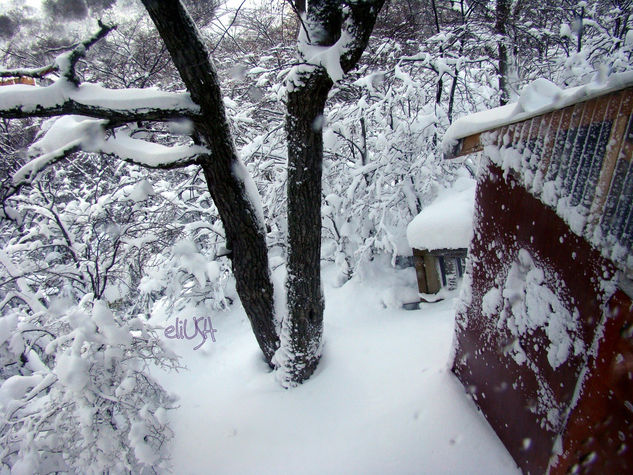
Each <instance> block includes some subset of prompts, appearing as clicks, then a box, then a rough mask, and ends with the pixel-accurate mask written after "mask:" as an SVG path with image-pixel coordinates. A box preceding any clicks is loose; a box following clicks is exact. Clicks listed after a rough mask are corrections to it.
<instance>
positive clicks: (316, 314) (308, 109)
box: [280, 70, 332, 385]
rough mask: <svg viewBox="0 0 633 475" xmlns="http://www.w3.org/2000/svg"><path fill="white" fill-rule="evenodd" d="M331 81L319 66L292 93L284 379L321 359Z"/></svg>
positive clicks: (304, 374) (307, 371) (293, 378)
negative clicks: (323, 209) (323, 215)
mask: <svg viewBox="0 0 633 475" xmlns="http://www.w3.org/2000/svg"><path fill="white" fill-rule="evenodd" d="M331 87H332V81H331V80H330V78H329V77H328V76H327V74H325V73H324V71H323V70H318V71H316V72H314V73H312V74H309V75H306V78H305V79H304V82H303V84H302V85H301V86H300V87H296V88H295V89H294V90H293V91H291V92H289V93H288V116H287V118H286V132H287V136H288V249H289V250H288V280H287V282H286V288H287V290H288V315H287V317H286V318H285V319H284V322H283V326H282V335H281V345H282V348H283V351H284V354H283V355H282V358H281V361H280V364H281V365H282V366H283V368H282V371H281V373H282V374H281V377H282V383H283V384H285V385H288V384H290V383H300V382H302V381H304V380H305V379H307V378H309V377H310V375H311V374H312V373H313V372H314V369H315V368H316V366H317V364H318V362H319V359H320V357H321V345H322V334H323V308H324V303H323V293H322V289H321V266H320V262H321V175H322V163H323V132H322V126H323V112H324V108H325V101H326V99H327V95H328V92H329V90H330V88H331Z"/></svg>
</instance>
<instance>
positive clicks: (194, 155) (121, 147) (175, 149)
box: [97, 131, 209, 169]
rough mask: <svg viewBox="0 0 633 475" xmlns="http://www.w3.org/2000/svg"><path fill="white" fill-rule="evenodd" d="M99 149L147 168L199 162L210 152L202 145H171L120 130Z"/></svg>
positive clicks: (173, 166)
mask: <svg viewBox="0 0 633 475" xmlns="http://www.w3.org/2000/svg"><path fill="white" fill-rule="evenodd" d="M97 148H98V151H100V152H102V153H105V154H107V155H111V156H114V157H116V158H119V159H120V160H123V161H126V162H130V163H134V164H136V165H140V166H142V167H146V168H160V169H171V168H182V167H187V166H189V165H194V164H197V163H198V157H199V156H200V155H203V154H209V150H208V149H207V148H205V147H202V146H200V145H174V146H171V147H168V146H165V145H161V144H157V143H152V142H147V141H145V140H140V139H133V138H132V137H130V136H129V134H127V133H121V131H119V133H118V135H117V136H114V135H113V136H111V137H109V138H107V139H106V140H105V141H103V143H102V144H99V145H98V147H97Z"/></svg>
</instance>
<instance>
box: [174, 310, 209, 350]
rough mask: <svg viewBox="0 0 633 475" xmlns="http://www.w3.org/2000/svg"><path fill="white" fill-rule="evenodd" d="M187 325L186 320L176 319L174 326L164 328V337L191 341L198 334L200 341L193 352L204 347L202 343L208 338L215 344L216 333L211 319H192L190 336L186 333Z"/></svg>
mask: <svg viewBox="0 0 633 475" xmlns="http://www.w3.org/2000/svg"><path fill="white" fill-rule="evenodd" d="M187 323H188V322H187V319H186V318H185V319H184V320H179V319H178V318H176V324H175V325H169V326H168V327H167V328H165V337H167V338H169V339H170V340H174V339H175V340H193V339H194V338H195V337H196V335H198V334H199V335H200V336H201V337H202V341H201V342H200V344H199V345H198V346H195V347H194V350H197V349H198V348H200V347H201V346H202V345H204V342H205V341H207V338H208V337H211V341H212V342H214V343H215V332H217V330H216V329H215V328H213V324H212V323H211V317H198V318H195V317H194V318H193V330H192V332H193V334H192V335H189V334H188V333H187Z"/></svg>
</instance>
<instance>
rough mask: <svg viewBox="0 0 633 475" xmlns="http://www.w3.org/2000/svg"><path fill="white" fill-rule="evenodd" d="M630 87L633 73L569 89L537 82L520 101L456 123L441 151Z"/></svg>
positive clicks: (545, 80)
mask: <svg viewBox="0 0 633 475" xmlns="http://www.w3.org/2000/svg"><path fill="white" fill-rule="evenodd" d="M630 86H633V71H627V72H625V73H618V74H613V75H611V76H609V77H608V78H607V79H606V80H603V81H594V82H591V83H589V84H585V85H584V86H578V87H572V88H568V89H561V88H560V87H558V86H557V85H556V84H554V83H552V82H550V81H548V80H547V79H542V78H541V79H537V80H535V81H533V82H531V83H530V84H528V85H527V86H525V87H524V88H523V90H522V91H521V95H520V96H519V100H518V101H517V102H515V103H512V104H507V105H505V106H501V107H497V108H495V109H490V110H485V111H481V112H476V113H474V114H470V115H467V116H465V117H462V118H460V119H458V120H456V121H455V122H453V123H452V124H451V126H450V127H449V128H448V130H447V131H446V133H445V134H444V138H443V140H442V150H443V151H444V153H445V154H449V155H450V154H451V152H452V151H453V150H454V149H455V147H456V145H457V142H458V141H459V140H460V139H463V138H465V137H468V136H470V135H475V134H478V133H481V132H484V131H487V130H491V129H495V128H498V127H503V126H504V125H509V124H512V123H514V122H520V121H522V120H526V119H530V118H532V117H535V116H538V115H541V114H546V113H547V112H551V111H554V110H558V109H562V108H564V107H568V106H571V105H573V104H576V103H578V102H582V101H586V100H589V99H592V98H594V97H598V96H601V95H603V94H607V93H609V92H614V91H617V90H620V89H624V88H626V87H630Z"/></svg>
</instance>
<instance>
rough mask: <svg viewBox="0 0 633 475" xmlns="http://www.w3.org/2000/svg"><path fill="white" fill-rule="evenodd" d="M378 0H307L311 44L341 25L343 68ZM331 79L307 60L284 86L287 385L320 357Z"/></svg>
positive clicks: (360, 46)
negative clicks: (345, 6)
mask: <svg viewBox="0 0 633 475" xmlns="http://www.w3.org/2000/svg"><path fill="white" fill-rule="evenodd" d="M383 3H384V0H374V1H371V0H370V1H366V2H358V3H354V4H350V5H349V8H350V12H349V13H348V16H344V14H343V13H342V11H341V9H340V3H339V2H334V1H332V0H311V1H310V2H308V11H307V12H306V24H307V29H308V35H307V36H308V38H309V40H308V41H309V42H310V45H311V46H331V45H333V44H334V43H335V42H337V41H338V40H339V39H340V38H341V28H342V27H343V28H346V29H347V33H348V35H349V36H350V38H351V42H350V43H349V45H348V47H347V51H346V53H345V54H343V55H342V57H341V67H342V69H343V71H344V72H348V71H349V70H350V69H352V68H353V67H354V66H355V65H356V63H357V62H358V60H359V59H360V56H361V55H362V53H363V51H364V50H365V47H366V46H367V42H368V41H369V36H370V34H371V31H372V29H373V27H374V23H375V21H376V17H377V15H378V12H379V11H380V8H381V7H382V4H383ZM337 15H338V17H337ZM304 59H308V58H304ZM332 85H333V82H332V80H331V79H330V77H329V75H328V73H327V71H326V70H325V69H324V68H323V67H322V66H313V69H311V70H308V71H307V72H304V73H303V74H301V75H300V76H299V77H298V78H296V79H295V80H294V81H293V83H292V85H291V86H292V87H291V91H290V92H289V93H288V115H287V118H286V134H287V139H288V249H289V250H288V280H287V282H286V287H287V291H288V315H287V316H286V317H285V321H284V322H283V329H282V335H281V345H282V348H283V350H284V351H283V352H284V354H283V355H282V360H281V361H280V364H281V365H282V366H283V367H282V368H281V370H282V371H281V375H282V378H283V379H282V383H283V384H287V385H290V384H293V383H300V382H302V381H304V380H305V379H307V378H309V377H310V375H311V374H312V373H313V372H314V370H315V368H316V366H317V364H318V362H319V359H320V357H321V347H322V334H323V310H324V301H323V293H322V290H321V268H320V260H321V174H322V163H323V131H322V126H323V123H324V120H323V114H324V110H325V102H326V100H327V96H328V93H329V91H330V89H331V87H332Z"/></svg>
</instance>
